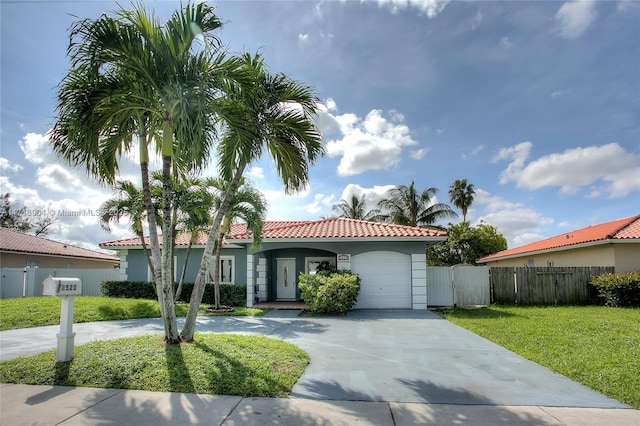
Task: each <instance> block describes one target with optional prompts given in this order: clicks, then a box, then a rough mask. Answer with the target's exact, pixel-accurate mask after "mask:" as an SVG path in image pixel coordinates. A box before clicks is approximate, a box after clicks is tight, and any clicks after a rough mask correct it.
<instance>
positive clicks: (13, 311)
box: [0, 296, 269, 331]
mask: <svg viewBox="0 0 640 426" xmlns="http://www.w3.org/2000/svg"><path fill="white" fill-rule="evenodd" d="M207 306H208V305H201V306H200V314H201V315H206V316H218V315H235V316H258V315H263V314H264V313H266V312H268V311H269V310H268V309H256V308H243V307H237V308H234V310H233V312H229V313H209V312H206V311H205V308H206V307H207ZM188 308H189V306H188V305H187V304H183V303H179V304H177V305H176V315H177V316H179V317H180V316H185V315H186V314H187V310H188ZM159 317H160V309H159V307H158V302H157V301H154V300H147V299H122V298H113V297H91V296H81V297H76V298H75V300H74V303H73V321H74V322H75V323H80V322H92V321H112V320H126V319H134V318H159ZM57 324H60V299H59V298H57V297H25V298H16V299H2V300H0V331H4V330H13V329H18V328H28V327H39V326H43V325H57Z"/></svg>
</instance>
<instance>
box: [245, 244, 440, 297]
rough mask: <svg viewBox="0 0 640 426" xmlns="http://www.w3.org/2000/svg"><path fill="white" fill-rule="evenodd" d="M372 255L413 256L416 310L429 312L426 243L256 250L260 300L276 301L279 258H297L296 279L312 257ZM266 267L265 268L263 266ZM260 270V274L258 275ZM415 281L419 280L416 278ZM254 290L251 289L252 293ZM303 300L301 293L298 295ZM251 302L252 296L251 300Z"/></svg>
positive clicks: (288, 246)
mask: <svg viewBox="0 0 640 426" xmlns="http://www.w3.org/2000/svg"><path fill="white" fill-rule="evenodd" d="M371 251H395V252H399V253H404V254H407V255H410V256H412V271H411V274H412V292H413V295H415V298H414V300H415V302H414V309H426V306H427V300H426V298H427V295H426V285H427V284H426V272H425V269H426V257H425V244H424V242H364V241H363V242H326V243H317V242H296V243H268V244H265V245H263V246H262V247H260V248H259V249H256V250H251V249H250V250H249V253H250V254H251V253H253V254H254V269H253V271H254V277H256V279H255V281H254V284H255V285H256V286H257V288H254V291H257V294H256V296H257V297H258V299H259V300H260V301H264V300H275V298H276V282H277V281H276V277H275V273H274V272H273V271H276V262H277V259H278V258H295V259H296V275H298V274H300V273H304V272H306V270H305V266H306V265H305V259H306V258H309V257H334V260H337V259H336V256H337V255H338V254H349V255H351V256H354V255H357V254H360V253H366V252H371ZM259 265H264V266H259ZM348 265H349V263H348V262H347V263H344V262H340V264H339V266H340V268H341V269H350V268H349V266H348ZM258 268H260V270H259V271H258ZM414 277H415V278H414ZM249 291H251V289H249V288H248V292H249ZM297 297H300V290H299V289H298V291H297ZM248 298H249V296H248Z"/></svg>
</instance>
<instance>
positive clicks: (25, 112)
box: [0, 0, 640, 249]
mask: <svg viewBox="0 0 640 426" xmlns="http://www.w3.org/2000/svg"><path fill="white" fill-rule="evenodd" d="M210 3H211V4H213V5H214V6H215V7H216V11H217V14H218V16H219V18H220V19H221V20H222V21H223V22H224V23H225V25H224V27H223V28H222V29H221V30H220V31H219V33H218V36H219V38H220V40H221V41H222V43H223V45H225V46H226V48H227V49H228V51H229V52H230V53H243V52H251V53H255V52H261V53H262V54H263V55H264V57H265V62H266V64H267V65H268V68H269V71H270V72H272V73H278V72H282V73H285V74H287V75H288V76H290V77H292V78H294V79H296V80H298V81H300V82H302V83H304V84H306V85H309V86H312V87H313V88H315V90H316V93H317V95H318V98H319V99H320V104H319V105H318V108H319V116H318V121H317V122H318V126H319V128H320V130H321V132H322V134H323V140H324V145H325V150H326V155H325V156H324V157H323V158H321V159H320V160H318V161H317V162H315V163H314V164H313V165H312V166H311V168H310V181H309V185H308V187H307V188H305V189H304V190H302V191H300V192H299V193H298V194H295V195H285V194H284V191H283V190H282V184H281V183H280V181H279V179H278V176H277V174H276V170H275V167H274V165H273V161H272V160H270V159H269V158H267V157H264V158H262V159H261V160H260V161H258V162H256V163H254V164H251V165H250V166H249V169H248V173H247V176H248V177H249V178H250V179H251V180H252V182H253V183H254V185H255V186H256V187H257V188H258V189H259V190H261V191H262V192H263V193H264V195H265V197H266V199H267V201H268V203H269V212H268V217H267V218H268V219H272V220H315V219H319V218H321V217H328V216H331V215H333V214H334V213H335V212H334V211H333V210H332V206H333V205H335V204H337V203H338V202H339V201H340V200H341V199H350V198H351V196H352V195H358V196H361V195H364V196H365V199H366V200H367V203H368V207H369V208H371V209H373V208H375V207H376V203H377V201H379V200H380V199H381V198H383V197H384V195H385V193H386V192H387V191H388V190H389V189H390V188H393V187H394V186H397V185H410V184H411V182H415V187H416V189H418V190H420V191H422V190H424V189H426V188H432V187H433V188H437V189H438V190H439V192H438V194H437V198H436V199H435V200H434V201H437V202H442V203H447V204H450V205H451V206H452V207H453V205H452V204H451V202H450V200H449V198H448V189H449V187H450V185H451V184H452V183H453V182H454V181H455V180H457V179H467V181H468V183H471V184H473V185H474V187H475V189H476V195H475V200H474V202H473V204H472V205H471V207H470V209H469V212H468V214H467V220H468V221H470V222H471V224H472V225H477V224H479V223H481V222H485V223H488V224H490V225H493V226H495V227H496V228H497V230H498V232H500V233H502V234H503V235H504V236H505V237H506V239H507V242H508V246H509V248H513V247H517V246H520V245H523V244H527V243H529V242H532V241H536V240H539V239H542V238H546V237H551V236H554V235H558V234H561V233H563V232H567V231H570V230H574V229H578V228H581V227H584V226H588V225H592V224H596V223H601V222H605V221H609V220H614V219H619V218H623V217H627V216H631V215H635V214H638V213H640V2H638V1H597V2H591V1H578V2H575V1H568V2H561V1H433V0H426V1H415V0H377V1H375V0H371V1H259V2H249V1H233V2H232V1H216V2H210ZM120 4H121V5H122V6H124V7H125V8H128V6H129V5H130V3H127V2H120ZM145 5H146V6H147V8H148V9H150V10H154V11H155V13H156V14H157V15H158V16H159V17H161V19H163V20H165V19H166V17H168V16H169V15H170V14H171V13H172V12H173V11H174V10H175V9H176V8H178V7H179V2H177V1H147V2H145ZM117 7H118V6H117V5H116V3H115V2H110V1H94V0H91V1H89V0H85V1H58V0H51V1H46V0H34V1H31V0H15V1H12V0H0V23H1V25H0V32H1V33H0V43H1V49H0V52H1V54H0V55H1V58H0V61H1V64H0V65H1V66H0V107H1V108H0V141H1V145H0V191H2V193H6V192H9V193H10V194H11V201H12V203H13V204H12V205H13V207H15V208H22V207H25V208H26V213H27V214H28V215H32V216H33V217H37V216H38V215H42V214H47V213H48V214H49V215H50V216H53V217H55V218H56V222H55V223H54V225H53V226H52V227H51V228H50V230H49V235H48V238H52V239H56V240H59V241H65V242H69V243H72V244H77V245H80V246H83V247H87V248H94V249H96V248H97V246H98V244H99V243H100V242H101V241H108V240H114V239H119V238H127V237H130V236H132V234H131V233H130V231H129V225H128V224H127V223H121V224H119V225H116V226H113V227H112V229H111V232H107V231H105V230H103V229H101V227H100V226H99V223H98V218H97V216H96V211H97V209H98V207H99V206H100V204H101V203H102V202H104V201H105V200H106V199H108V198H111V197H112V196H113V192H112V190H111V189H110V188H108V187H105V186H101V185H99V184H98V183H97V182H96V181H95V180H94V179H93V178H91V177H90V176H87V174H86V172H85V171H84V170H83V169H81V168H73V167H70V166H69V165H68V164H66V163H65V162H64V160H61V159H59V158H57V157H56V155H55V154H54V153H53V152H52V150H51V144H50V142H49V140H48V136H47V133H48V131H49V130H50V129H51V128H52V126H53V122H54V117H55V107H56V103H57V101H56V85H57V84H58V83H59V82H60V81H61V80H62V78H63V77H64V75H65V74H66V73H67V72H68V70H69V60H68V58H67V56H66V49H67V46H68V36H69V28H70V26H71V24H72V23H73V22H74V21H75V20H77V19H83V18H97V17H98V16H100V15H101V14H102V13H110V12H112V11H113V10H116V9H117ZM154 167H157V168H159V163H158V162H157V161H156V162H155V163H154ZM204 173H205V175H215V174H216V170H215V165H214V163H213V162H212V166H211V167H210V168H209V169H208V170H206V171H205V172H204ZM138 176H139V168H138V166H137V163H136V158H135V153H134V154H131V156H129V157H125V158H123V159H122V161H121V176H120V177H121V179H129V180H134V181H137V182H139V181H140V178H139V177H138ZM453 208H454V210H455V207H453ZM458 212H459V211H458ZM459 213H460V212H459ZM461 219H462V215H461V213H460V218H459V219H449V220H445V221H442V222H440V223H439V224H440V225H443V226H447V225H448V223H449V222H452V223H458V222H459V221H460V220H461Z"/></svg>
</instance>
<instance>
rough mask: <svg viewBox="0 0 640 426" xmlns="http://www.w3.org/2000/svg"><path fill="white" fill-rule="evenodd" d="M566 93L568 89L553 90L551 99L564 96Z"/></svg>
mask: <svg viewBox="0 0 640 426" xmlns="http://www.w3.org/2000/svg"><path fill="white" fill-rule="evenodd" d="M567 93H569V91H567V90H564V89H562V90H555V91H553V92H551V99H556V98H559V97H562V96H565V95H566V94H567Z"/></svg>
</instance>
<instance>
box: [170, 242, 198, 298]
mask: <svg viewBox="0 0 640 426" xmlns="http://www.w3.org/2000/svg"><path fill="white" fill-rule="evenodd" d="M194 240H195V238H194V236H193V234H192V235H191V239H190V240H189V245H187V251H186V253H185V254H184V264H183V265H182V272H181V273H180V281H178V288H177V289H176V294H175V295H174V296H173V300H174V302H177V301H178V299H179V298H180V295H181V294H182V287H183V285H184V277H185V275H186V274H187V265H188V264H189V255H190V254H191V246H192V245H193V241H194Z"/></svg>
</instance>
